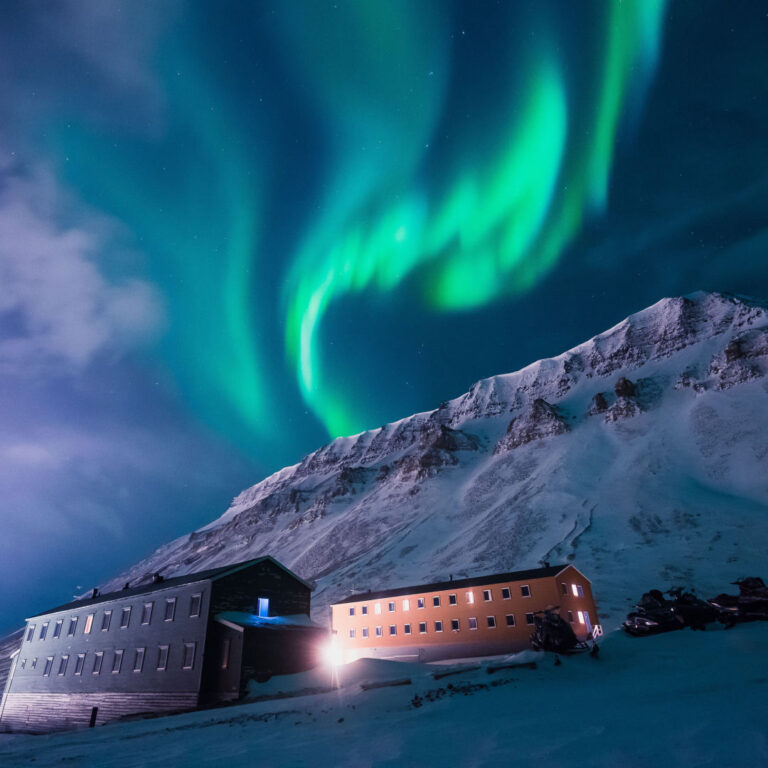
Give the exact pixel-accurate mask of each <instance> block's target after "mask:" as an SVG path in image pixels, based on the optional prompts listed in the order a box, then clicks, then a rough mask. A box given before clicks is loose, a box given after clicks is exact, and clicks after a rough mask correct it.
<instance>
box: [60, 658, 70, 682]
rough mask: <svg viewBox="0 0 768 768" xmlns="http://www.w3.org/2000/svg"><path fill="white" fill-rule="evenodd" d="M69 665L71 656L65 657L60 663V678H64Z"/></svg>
mask: <svg viewBox="0 0 768 768" xmlns="http://www.w3.org/2000/svg"><path fill="white" fill-rule="evenodd" d="M67 664H69V656H68V655H64V656H62V657H61V660H60V661H59V673H58V674H59V677H63V676H64V675H65V674H66V672H67Z"/></svg>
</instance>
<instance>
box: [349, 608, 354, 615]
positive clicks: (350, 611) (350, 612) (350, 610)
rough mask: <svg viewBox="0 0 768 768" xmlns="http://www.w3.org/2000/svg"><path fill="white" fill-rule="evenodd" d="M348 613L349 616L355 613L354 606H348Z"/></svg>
mask: <svg viewBox="0 0 768 768" xmlns="http://www.w3.org/2000/svg"><path fill="white" fill-rule="evenodd" d="M349 615H350V616H354V615H355V609H354V608H350V609H349Z"/></svg>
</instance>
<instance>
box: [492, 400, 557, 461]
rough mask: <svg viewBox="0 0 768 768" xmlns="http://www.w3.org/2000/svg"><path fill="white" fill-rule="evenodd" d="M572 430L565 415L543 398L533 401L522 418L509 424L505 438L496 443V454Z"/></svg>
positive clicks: (517, 418)
mask: <svg viewBox="0 0 768 768" xmlns="http://www.w3.org/2000/svg"><path fill="white" fill-rule="evenodd" d="M569 430H570V426H569V425H568V421H567V419H566V417H565V414H564V413H563V412H562V411H561V410H560V409H559V408H557V407H556V406H554V405H551V404H550V403H548V402H547V401H546V400H543V399H542V398H537V399H536V400H534V401H533V404H532V405H531V406H530V408H527V409H526V410H525V412H524V413H522V414H520V416H516V417H515V418H514V419H512V421H510V422H509V426H508V427H507V432H506V434H505V435H504V437H502V438H501V440H499V442H498V443H496V447H495V448H494V451H493V452H494V453H504V452H506V451H512V450H514V449H515V448H519V447H520V446H521V445H525V444H526V443H530V442H533V441H534V440H543V439H544V438H547V437H553V436H554V435H562V434H564V433H565V432H568V431H569Z"/></svg>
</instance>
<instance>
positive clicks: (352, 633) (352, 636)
mask: <svg viewBox="0 0 768 768" xmlns="http://www.w3.org/2000/svg"><path fill="white" fill-rule="evenodd" d="M349 636H350V638H352V639H354V637H355V630H354V629H350V630H349Z"/></svg>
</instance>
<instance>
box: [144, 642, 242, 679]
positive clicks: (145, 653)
mask: <svg viewBox="0 0 768 768" xmlns="http://www.w3.org/2000/svg"><path fill="white" fill-rule="evenodd" d="M227 639H229V638H227ZM146 656H147V647H146V646H142V647H140V648H137V649H136V652H135V653H134V654H133V671H134V672H136V673H140V672H143V671H144V659H145V658H146Z"/></svg>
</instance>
